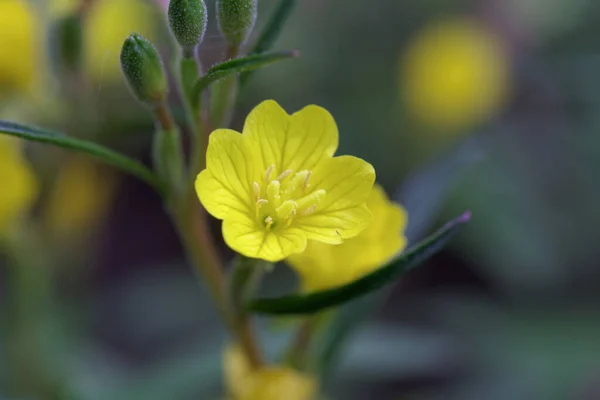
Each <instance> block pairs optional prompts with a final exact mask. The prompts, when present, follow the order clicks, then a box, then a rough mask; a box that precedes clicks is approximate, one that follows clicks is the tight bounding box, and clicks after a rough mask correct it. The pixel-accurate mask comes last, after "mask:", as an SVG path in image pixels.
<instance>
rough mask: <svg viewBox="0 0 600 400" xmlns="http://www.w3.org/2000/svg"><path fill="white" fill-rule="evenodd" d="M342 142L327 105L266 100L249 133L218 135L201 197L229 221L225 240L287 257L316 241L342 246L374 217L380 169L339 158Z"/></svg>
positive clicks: (248, 252)
mask: <svg viewBox="0 0 600 400" xmlns="http://www.w3.org/2000/svg"><path fill="white" fill-rule="evenodd" d="M337 147H338V131H337V126H336V124H335V121H334V120H333V117H332V116H331V114H329V112H327V111H326V110H325V109H323V108H321V107H317V106H307V107H305V108H304V109H302V110H301V111H298V112H297V113H295V114H293V115H291V116H290V115H288V114H287V113H286V112H285V111H284V110H283V109H282V108H281V107H280V106H279V105H278V104H277V103H276V102H274V101H272V100H269V101H265V102H263V103H261V104H260V105H258V106H257V107H256V108H255V109H254V110H253V111H252V112H251V113H250V115H248V118H247V119H246V123H245V125H244V130H243V133H242V134H239V133H238V132H235V131H232V130H229V129H218V130H216V131H215V132H213V133H212V134H211V136H210V143H209V145H208V151H207V156H206V157H207V168H206V169H205V170H204V171H202V172H201V173H200V174H199V175H198V178H197V180H196V191H197V193H198V197H199V198H200V201H201V202H202V204H203V205H204V207H205V208H206V209H207V210H208V212H209V213H210V214H212V215H213V216H214V217H216V218H218V219H222V220H223V237H224V238H225V242H226V243H227V244H228V245H229V246H230V247H231V248H232V249H234V250H235V251H237V252H239V253H241V254H243V255H245V256H247V257H254V258H261V259H264V260H267V261H279V260H282V259H283V258H285V257H287V256H289V255H290V254H293V253H299V252H302V251H303V250H304V249H305V248H306V243H307V240H308V239H310V240H316V241H320V242H325V243H330V244H340V243H342V242H343V240H344V239H348V238H351V237H354V236H356V235H357V234H359V233H360V232H361V231H362V230H363V229H364V228H365V227H366V226H367V224H368V223H369V221H370V218H371V213H370V212H369V210H368V209H367V206H366V204H365V203H366V200H367V198H368V196H369V193H370V192H371V189H372V187H373V182H374V180H375V171H374V169H373V167H372V166H371V165H370V164H369V163H367V162H366V161H363V160H361V159H360V158H356V157H351V156H340V157H333V154H334V153H335V151H336V149H337Z"/></svg>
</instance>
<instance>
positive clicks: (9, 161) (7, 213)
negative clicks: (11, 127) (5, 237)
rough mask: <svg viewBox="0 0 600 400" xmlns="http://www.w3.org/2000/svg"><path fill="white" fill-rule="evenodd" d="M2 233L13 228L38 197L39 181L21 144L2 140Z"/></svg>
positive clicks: (0, 208)
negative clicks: (13, 224)
mask: <svg viewBox="0 0 600 400" xmlns="http://www.w3.org/2000/svg"><path fill="white" fill-rule="evenodd" d="M0 182H2V186H3V189H2V190H0V233H4V232H6V231H7V230H9V229H10V228H11V225H12V223H13V222H14V221H15V219H17V218H18V217H19V216H21V215H22V214H24V213H25V212H27V211H28V210H29V209H30V208H31V206H32V205H33V202H34V201H35V199H36V197H37V192H38V190H37V189H38V188H37V181H36V179H35V176H34V174H33V172H32V170H31V167H30V165H29V163H28V162H27V160H26V159H25V157H24V156H23V155H22V153H21V148H20V146H19V142H17V141H15V140H13V139H8V138H0Z"/></svg>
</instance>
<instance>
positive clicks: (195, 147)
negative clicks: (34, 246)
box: [170, 57, 263, 368]
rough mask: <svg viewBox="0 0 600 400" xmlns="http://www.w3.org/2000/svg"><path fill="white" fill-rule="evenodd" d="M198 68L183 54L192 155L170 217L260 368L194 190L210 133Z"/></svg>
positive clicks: (183, 86) (221, 309) (220, 307)
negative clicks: (198, 90) (196, 91)
mask: <svg viewBox="0 0 600 400" xmlns="http://www.w3.org/2000/svg"><path fill="white" fill-rule="evenodd" d="M199 70H200V67H199V65H198V63H197V61H196V59H194V58H190V57H182V59H181V60H180V76H179V82H178V83H179V91H180V94H181V96H182V100H183V102H184V104H185V110H186V116H187V120H188V124H189V128H190V131H191V134H192V154H191V160H190V171H189V175H190V179H189V183H188V190H184V191H183V193H181V194H180V195H179V196H176V197H175V198H174V199H173V201H172V202H171V207H170V208H171V216H172V219H173V221H174V224H175V226H176V228H177V231H178V233H179V236H180V237H181V240H182V242H183V245H184V248H185V251H186V253H187V255H188V258H189V260H190V262H191V264H192V265H193V266H194V269H195V270H196V272H197V274H198V275H199V276H200V277H201V278H202V281H203V282H204V283H205V285H206V287H207V289H208V291H209V293H210V295H211V297H212V299H213V301H214V302H215V305H216V307H217V311H218V312H219V314H220V316H221V319H222V320H223V321H224V323H225V325H226V326H227V327H228V328H229V330H230V331H231V332H232V333H233V334H234V335H235V336H236V338H237V340H238V342H239V343H240V345H241V346H242V348H243V349H244V352H245V354H246V357H247V359H248V362H249V363H250V365H251V366H252V367H253V368H258V367H260V366H261V365H262V364H263V358H262V355H261V352H260V349H259V348H258V345H257V342H256V338H255V336H254V331H253V329H252V326H251V324H250V321H249V320H248V319H247V318H239V317H237V316H236V313H235V312H234V310H233V307H232V304H231V302H230V298H229V297H228V294H227V290H226V279H225V274H224V268H223V263H222V262H221V259H220V257H219V255H218V254H217V247H216V244H215V243H214V240H213V237H212V235H211V234H210V231H209V221H208V215H207V213H206V211H205V210H204V209H203V208H202V207H201V206H200V203H199V201H198V199H197V198H196V194H195V191H194V180H195V178H196V175H197V174H198V173H199V172H200V171H201V170H202V169H204V168H205V165H206V149H207V146H208V135H209V134H210V132H211V126H210V118H209V117H210V115H209V112H208V109H207V108H205V107H202V103H203V102H202V101H201V99H200V98H194V96H193V93H192V92H193V90H192V89H193V86H194V84H195V82H196V81H197V80H198V74H199ZM204 104H207V103H204ZM207 105H208V104H207Z"/></svg>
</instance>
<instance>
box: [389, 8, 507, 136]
mask: <svg viewBox="0 0 600 400" xmlns="http://www.w3.org/2000/svg"><path fill="white" fill-rule="evenodd" d="M509 63H510V61H509V57H508V54H507V51H506V49H505V48H504V46H503V43H502V42H501V40H500V38H498V37H496V36H495V35H494V34H493V33H492V32H491V31H490V30H489V29H487V28H486V27H484V26H483V25H480V24H478V23H477V22H476V21H472V20H469V19H466V18H464V19H453V20H446V21H442V22H439V23H435V24H432V25H431V26H428V27H426V28H425V29H424V30H423V31H422V32H420V33H419V34H418V35H417V36H416V37H415V38H414V40H413V41H412V42H411V43H410V44H409V46H408V49H407V51H406V53H405V54H404V55H403V57H402V60H401V64H400V67H401V92H402V93H403V96H404V100H405V103H406V106H407V108H408V111H409V112H410V113H411V114H412V115H413V116H414V117H415V118H416V119H417V120H418V121H419V122H421V123H423V124H425V125H428V126H430V127H434V128H439V129H444V130H459V129H469V128H472V127H473V126H475V125H477V124H479V123H482V122H485V121H486V120H488V119H489V118H490V117H491V116H493V115H494V114H495V113H497V112H499V111H500V109H501V107H502V106H503V105H504V103H505V101H506V99H507V95H508V87H509V69H510V68H509Z"/></svg>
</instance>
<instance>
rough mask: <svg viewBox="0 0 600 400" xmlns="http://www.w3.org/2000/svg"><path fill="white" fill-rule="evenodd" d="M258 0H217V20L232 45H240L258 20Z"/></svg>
mask: <svg viewBox="0 0 600 400" xmlns="http://www.w3.org/2000/svg"><path fill="white" fill-rule="evenodd" d="M257 7H258V5H257V0H217V21H218V23H219V29H220V30H221V34H222V35H223V37H225V40H227V43H229V45H230V46H240V45H242V44H244V42H245V41H246V40H247V39H248V36H250V33H251V32H252V29H253V28H254V23H255V22H256V14H257Z"/></svg>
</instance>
